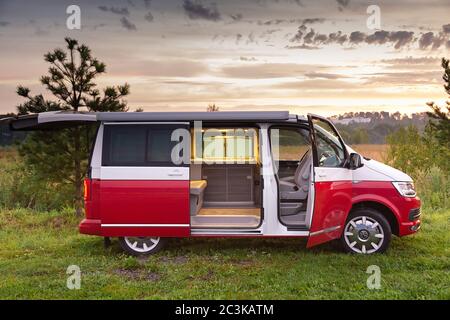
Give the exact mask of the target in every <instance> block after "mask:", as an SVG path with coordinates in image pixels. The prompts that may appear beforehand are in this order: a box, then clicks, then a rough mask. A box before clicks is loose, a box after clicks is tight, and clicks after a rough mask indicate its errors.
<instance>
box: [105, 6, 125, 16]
mask: <svg viewBox="0 0 450 320" xmlns="http://www.w3.org/2000/svg"><path fill="white" fill-rule="evenodd" d="M98 8H99V9H100V10H101V11H104V12H111V13H114V14H118V15H122V16H128V15H130V11H128V8H126V7H123V8H118V7H107V6H99V7H98Z"/></svg>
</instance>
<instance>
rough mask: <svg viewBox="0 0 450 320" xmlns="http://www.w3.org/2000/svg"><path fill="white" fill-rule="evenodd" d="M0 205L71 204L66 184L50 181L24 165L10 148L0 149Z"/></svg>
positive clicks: (57, 206)
mask: <svg viewBox="0 0 450 320" xmlns="http://www.w3.org/2000/svg"><path fill="white" fill-rule="evenodd" d="M0 206H1V207H5V208H11V209H12V208H31V209H37V210H52V209H55V210H59V209H62V208H64V207H67V206H73V196H72V189H71V186H70V185H65V184H56V183H51V182H49V181H47V180H45V178H43V177H41V176H40V175H39V174H37V173H36V172H33V171H32V169H30V168H29V167H27V166H25V165H24V164H23V163H22V161H21V159H20V157H19V156H18V154H17V152H16V150H15V149H13V148H2V149H0Z"/></svg>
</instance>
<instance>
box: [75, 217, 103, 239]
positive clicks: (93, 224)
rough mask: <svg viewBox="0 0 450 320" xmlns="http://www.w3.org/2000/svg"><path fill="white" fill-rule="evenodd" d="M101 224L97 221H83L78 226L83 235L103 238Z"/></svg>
mask: <svg viewBox="0 0 450 320" xmlns="http://www.w3.org/2000/svg"><path fill="white" fill-rule="evenodd" d="M100 225H101V222H100V220H95V219H83V220H82V221H81V223H80V225H79V226H78V230H79V231H80V233H82V234H90V235H93V236H101V235H102V231H101V226H100Z"/></svg>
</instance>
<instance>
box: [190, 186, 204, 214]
mask: <svg viewBox="0 0 450 320" xmlns="http://www.w3.org/2000/svg"><path fill="white" fill-rule="evenodd" d="M206 186H207V182H206V180H191V182H190V194H191V200H190V205H191V208H190V210H191V216H195V215H196V214H197V213H198V212H199V211H200V209H201V208H202V206H203V194H204V193H205V188H206Z"/></svg>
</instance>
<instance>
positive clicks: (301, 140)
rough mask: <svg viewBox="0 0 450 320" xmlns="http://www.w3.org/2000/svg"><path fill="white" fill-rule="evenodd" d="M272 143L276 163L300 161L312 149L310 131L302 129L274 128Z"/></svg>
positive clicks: (271, 136) (271, 134)
mask: <svg viewBox="0 0 450 320" xmlns="http://www.w3.org/2000/svg"><path fill="white" fill-rule="evenodd" d="M270 141H271V149H272V157H273V159H274V160H275V161H300V159H301V158H302V157H303V155H304V154H305V153H306V152H307V151H308V150H309V148H310V147H311V144H310V142H309V136H308V131H306V130H304V129H300V128H272V129H270Z"/></svg>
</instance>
